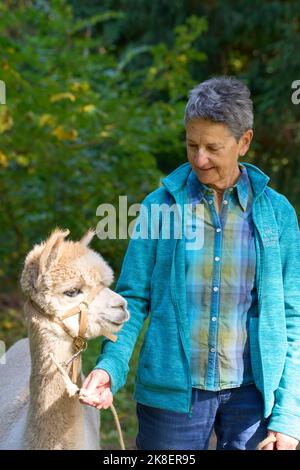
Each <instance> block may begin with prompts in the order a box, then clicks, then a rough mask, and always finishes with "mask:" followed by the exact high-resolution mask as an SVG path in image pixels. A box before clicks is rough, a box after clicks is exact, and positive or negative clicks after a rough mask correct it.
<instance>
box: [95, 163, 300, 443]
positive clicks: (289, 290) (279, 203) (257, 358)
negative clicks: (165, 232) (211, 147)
mask: <svg viewBox="0 0 300 470" xmlns="http://www.w3.org/2000/svg"><path fill="white" fill-rule="evenodd" d="M243 164H244V165H245V166H246V168H247V171H248V175H249V178H250V181H251V185H252V189H253V194H254V199H253V222H254V232H255V247H256V253H257V265H256V283H257V291H258V306H259V307H258V316H257V317H253V318H251V321H250V325H249V341H250V353H251V363H252V369H253V376H254V380H255V384H256V386H257V388H258V389H259V390H260V392H261V393H262V395H263V399H264V417H265V418H267V417H269V416H270V422H269V426H268V427H269V429H272V430H274V431H277V432H281V433H284V434H287V435H289V436H292V437H295V438H296V439H299V440H300V265H299V263H300V234H299V226H298V220H297V216H296V213H295V210H294V208H293V207H292V205H291V204H290V203H289V201H288V200H287V198H286V197H285V196H283V195H282V194H279V193H278V192H276V191H275V190H273V189H272V188H270V187H268V182H269V180H270V178H269V177H268V176H267V175H266V174H264V173H263V172H262V171H261V170H259V169H258V168H257V167H255V166H254V165H251V164H249V163H244V162H243ZM190 171H191V166H190V164H189V163H185V164H184V165H181V166H180V167H179V168H177V169H176V170H175V171H174V172H172V173H171V174H170V175H169V176H167V177H166V178H164V179H163V180H162V187H160V188H159V189H157V190H156V191H154V192H153V193H151V194H150V195H149V196H147V197H146V199H145V200H144V201H143V209H144V210H143V211H141V213H140V218H139V221H138V223H137V226H138V225H139V224H143V218H144V217H145V214H146V213H147V212H148V215H149V216H150V207H151V204H169V205H172V204H174V203H177V204H178V205H179V206H180V207H183V204H184V203H186V202H187V192H186V180H187V177H188V175H189V173H190ZM182 214H184V212H183V211H182ZM178 220H180V224H182V229H183V227H184V215H183V216H182V217H181V218H180V219H178ZM137 226H136V227H137ZM140 226H141V225H140ZM160 229H161V227H159V230H160ZM136 230H137V228H136ZM148 230H149V233H150V230H151V223H150V224H149V227H148ZM172 235H173V236H172ZM116 290H117V292H118V293H119V294H121V295H122V296H123V297H124V298H125V299H126V300H127V301H128V308H129V311H130V314H131V317H130V320H129V321H128V322H127V323H126V324H125V325H124V326H123V328H122V330H121V331H120V332H119V333H118V341H117V342H116V343H112V342H111V341H109V340H105V341H104V342H103V345H102V350H101V354H100V356H99V357H98V359H97V363H96V367H95V369H104V370H106V371H107V372H108V373H109V375H110V377H111V384H112V393H113V394H115V393H116V392H117V391H118V390H119V389H120V387H122V386H123V385H124V384H125V383H126V377H127V373H128V369H129V365H128V364H129V360H130V357H131V355H132V351H133V348H134V345H135V343H136V340H137V337H138V335H139V333H140V331H141V329H142V327H143V322H144V320H145V319H146V318H147V316H148V315H149V314H150V312H151V315H150V322H149V327H148V329H147V331H146V335H145V339H144V344H143V346H142V349H141V352H140V357H139V364H138V369H137V373H136V380H135V392H134V396H133V398H134V399H135V400H136V401H138V402H140V403H143V404H145V405H148V406H153V407H158V408H164V409H169V410H173V411H178V412H191V397H192V386H191V370H190V337H189V336H190V335H189V324H188V315H187V311H186V290H185V240H184V237H181V238H179V237H174V233H172V231H171V237H170V239H169V240H166V239H164V238H163V237H161V238H158V239H157V237H156V238H154V239H151V237H150V236H149V237H148V239H147V238H146V237H143V238H142V237H140V238H136V239H133V238H132V239H131V240H130V243H129V246H128V249H127V252H126V255H125V258H124V262H123V266H122V271H121V275H120V278H119V280H118V283H117V288H116Z"/></svg>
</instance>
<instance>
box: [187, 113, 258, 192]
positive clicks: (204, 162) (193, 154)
mask: <svg viewBox="0 0 300 470" xmlns="http://www.w3.org/2000/svg"><path fill="white" fill-rule="evenodd" d="M252 136H253V132H252V130H248V131H246V132H245V133H244V135H243V136H242V137H241V138H240V140H239V142H237V141H236V139H235V138H234V137H233V135H232V134H231V132H230V130H229V128H228V127H227V126H226V125H225V124H222V123H216V122H212V121H208V120H205V119H193V120H191V121H189V122H188V124H187V126H186V145H187V156H188V160H189V162H190V164H191V166H192V168H193V170H194V172H195V173H196V175H197V176H198V178H199V180H200V181H201V182H202V183H204V184H206V185H214V186H216V187H228V186H230V185H231V183H232V177H233V176H234V174H236V171H237V170H238V165H237V161H238V158H239V155H245V153H246V152H247V150H248V148H249V145H250V142H251V140H252Z"/></svg>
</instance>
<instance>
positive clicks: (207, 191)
mask: <svg viewBox="0 0 300 470" xmlns="http://www.w3.org/2000/svg"><path fill="white" fill-rule="evenodd" d="M238 165H239V168H240V171H241V173H240V177H239V179H238V181H237V182H236V183H235V184H234V185H233V186H231V187H230V188H227V190H228V189H231V192H236V194H237V197H238V201H239V203H240V206H241V207H242V209H243V211H244V212H245V211H246V210H247V205H248V199H249V196H250V180H249V177H248V174H247V169H246V167H245V166H244V165H243V164H242V163H239V164H238ZM187 187H188V191H189V195H190V198H191V203H192V205H195V204H197V203H199V202H200V201H201V200H202V198H203V197H204V196H209V195H212V194H213V193H214V190H213V189H212V188H210V187H209V186H207V185H206V184H204V183H202V182H201V181H200V180H199V179H198V177H197V175H196V174H195V173H194V171H191V173H190V175H189V177H188V179H187Z"/></svg>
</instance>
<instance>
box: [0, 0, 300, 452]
mask: <svg viewBox="0 0 300 470" xmlns="http://www.w3.org/2000/svg"><path fill="white" fill-rule="evenodd" d="M299 52H300V3H299V2H298V1H297V0H295V1H293V0H286V1H278V0H275V1H268V0H259V1H258V0H252V1H251V2H249V1H248V0H234V1H232V0H203V1H197V0H181V1H180V0H172V1H168V0H151V1H150V0H86V1H80V0H51V1H44V0H35V1H34V0H19V1H11V0H2V1H1V2H0V80H2V81H4V82H5V84H6V105H3V104H0V227H1V230H0V259H1V264H0V340H1V339H2V340H4V341H5V342H6V344H7V346H10V345H11V344H13V343H14V342H15V341H16V340H18V339H20V338H21V337H23V336H26V331H25V328H24V324H23V319H22V302H23V300H24V299H23V298H22V295H21V293H20V289H19V276H20V273H21V270H22V266H23V262H24V256H25V255H26V253H27V252H28V251H29V250H30V249H31V247H32V246H33V244H34V243H38V242H40V241H42V240H43V239H45V238H46V236H47V235H48V234H49V233H50V232H51V230H52V229H53V228H54V227H56V226H60V227H62V228H69V229H70V231H71V238H74V239H76V238H78V237H81V236H82V234H83V233H84V232H85V231H86V229H87V228H89V227H95V226H96V225H97V223H98V222H99V217H97V216H96V208H97V207H98V206H99V205H100V204H102V203H111V204H115V205H116V207H118V201H119V196H120V195H127V196H128V203H129V204H133V203H139V202H141V201H142V200H143V198H144V197H145V195H146V194H148V193H149V192H150V191H152V190H154V189H155V188H157V187H158V185H159V182H160V178H161V177H162V176H164V175H165V174H167V173H169V172H170V171H171V170H173V169H174V168H176V167H177V166H178V165H180V164H181V163H183V162H185V161H186V151H185V130H184V127H183V115H184V108H185V105H186V101H187V97H188V91H189V90H190V89H191V88H192V87H193V86H194V85H196V84H197V83H199V82H201V81H203V80H205V79H207V78H209V77H211V76H213V75H222V74H229V75H234V76H236V77H238V78H240V79H242V80H244V82H245V83H246V84H247V85H248V86H249V88H250V90H251V92H252V97H253V101H254V109H255V128H254V141H253V143H252V146H251V149H250V151H249V152H248V154H247V155H246V158H245V159H244V160H245V161H248V162H250V163H253V164H255V165H257V166H258V167H259V168H260V169H262V170H263V171H264V172H266V173H267V174H268V175H269V176H270V178H271V182H270V185H271V187H273V188H274V189H276V190H278V191H279V192H281V193H283V194H284V195H285V196H286V197H287V198H288V199H289V200H290V202H291V203H292V204H293V205H294V207H295V208H296V210H297V213H298V215H299V213H300V184H299V183H300V166H299V152H300V121H299V118H300V104H299V105H296V104H293V102H292V99H291V96H292V93H293V90H292V83H293V81H295V80H300V53H299ZM126 245H127V241H126V240H102V241H101V240H99V239H97V238H96V239H95V240H94V241H93V243H92V247H93V248H94V249H95V250H98V251H100V252H101V254H102V255H103V256H104V257H105V258H106V259H107V261H108V262H109V263H110V264H111V266H112V267H113V268H114V270H115V274H116V277H117V276H118V272H119V270H120V266H121V263H122V258H123V256H124V252H125V250H126ZM144 330H145V329H144ZM143 333H144V331H143ZM142 337H143V334H142V336H141V338H140V339H139V341H138V344H137V346H136V348H135V352H134V355H133V357H132V360H131V371H130V374H129V377H128V383H127V385H126V387H125V388H124V389H122V390H121V391H120V392H119V393H118V395H117V396H116V398H115V403H116V406H117V409H118V411H119V415H120V420H121V424H122V428H123V431H124V434H125V440H126V442H125V444H126V446H127V447H128V448H134V439H135V435H136V418H135V403H134V402H133V401H132V391H133V386H134V372H135V368H136V361H137V357H138V353H139V348H140V346H141V343H142ZM100 346H101V340H99V339H98V340H95V341H93V342H92V343H91V345H90V348H89V349H88V351H87V352H86V353H85V358H84V370H85V373H88V372H89V371H90V370H91V369H92V368H93V367H94V364H95V360H96V358H97V356H98V354H99V351H100ZM102 445H103V448H106V449H114V448H118V441H117V435H116V431H115V428H114V423H113V419H112V416H111V413H110V411H109V410H108V411H103V412H102Z"/></svg>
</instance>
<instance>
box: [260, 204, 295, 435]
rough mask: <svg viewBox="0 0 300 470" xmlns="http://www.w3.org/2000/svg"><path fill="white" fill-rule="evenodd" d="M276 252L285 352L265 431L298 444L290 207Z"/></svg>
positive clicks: (292, 217) (287, 206) (292, 215)
mask: <svg viewBox="0 0 300 470" xmlns="http://www.w3.org/2000/svg"><path fill="white" fill-rule="evenodd" d="M286 201H287V200H286ZM280 251H281V262H282V275H283V286H284V301H285V317H286V331H287V342H288V348H287V354H286V360H285V365H284V370H283V374H282V377H281V380H280V383H279V387H278V389H277V390H276V392H275V404H274V407H273V410H272V414H271V417H270V421H269V425H268V429H272V430H273V431H277V432H280V433H283V434H286V435H289V436H291V437H295V438H296V439H298V440H300V232H299V226H298V220H297V215H296V212H295V210H294V208H293V207H292V206H291V204H290V203H288V204H284V210H283V211H282V216H281V234H280Z"/></svg>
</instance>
